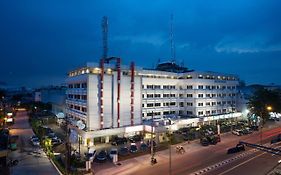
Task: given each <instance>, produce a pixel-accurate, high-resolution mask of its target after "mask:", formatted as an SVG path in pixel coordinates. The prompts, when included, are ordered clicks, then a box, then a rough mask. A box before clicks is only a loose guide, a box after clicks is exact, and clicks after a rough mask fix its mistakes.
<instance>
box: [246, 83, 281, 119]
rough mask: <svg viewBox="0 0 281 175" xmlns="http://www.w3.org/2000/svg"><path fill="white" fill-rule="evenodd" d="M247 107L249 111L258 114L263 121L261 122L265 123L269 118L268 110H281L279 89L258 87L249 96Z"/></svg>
mask: <svg viewBox="0 0 281 175" xmlns="http://www.w3.org/2000/svg"><path fill="white" fill-rule="evenodd" d="M269 107H270V108H271V109H269ZM248 108H249V109H250V111H251V113H253V114H255V115H256V116H260V117H261V119H262V121H263V122H262V124H265V122H266V121H267V120H268V118H269V110H270V111H271V110H272V111H273V112H280V111H281V96H280V91H278V90H268V89H265V88H262V87H261V88H258V89H257V90H256V91H255V92H254V94H253V95H252V97H251V98H250V100H249V102H248Z"/></svg>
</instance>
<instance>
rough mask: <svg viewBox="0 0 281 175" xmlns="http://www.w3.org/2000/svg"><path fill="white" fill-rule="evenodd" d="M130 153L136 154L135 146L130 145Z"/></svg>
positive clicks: (136, 148)
mask: <svg viewBox="0 0 281 175" xmlns="http://www.w3.org/2000/svg"><path fill="white" fill-rule="evenodd" d="M130 152H131V153H136V152H138V147H137V145H135V144H132V145H131V146H130Z"/></svg>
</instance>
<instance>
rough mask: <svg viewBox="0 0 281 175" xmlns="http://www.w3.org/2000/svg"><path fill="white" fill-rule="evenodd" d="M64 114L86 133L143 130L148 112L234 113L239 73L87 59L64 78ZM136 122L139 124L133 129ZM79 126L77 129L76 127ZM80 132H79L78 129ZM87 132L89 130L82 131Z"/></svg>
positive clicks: (156, 114) (159, 114) (157, 114)
mask: <svg viewBox="0 0 281 175" xmlns="http://www.w3.org/2000/svg"><path fill="white" fill-rule="evenodd" d="M67 84H68V90H67V100H66V106H67V109H66V114H67V116H68V118H69V119H70V120H71V121H73V122H72V124H73V125H75V124H76V123H77V121H79V123H81V122H82V123H83V124H84V126H83V127H82V128H80V130H83V132H84V134H82V135H84V136H85V137H95V136H94V135H95V132H99V134H98V135H99V136H101V134H100V133H101V131H100V130H106V129H107V130H108V131H112V132H104V133H107V134H116V133H114V130H116V131H117V130H118V131H120V132H124V130H122V129H121V128H130V129H129V131H133V132H139V131H141V130H142V127H140V126H141V125H142V120H144V119H150V118H151V117H152V116H154V117H156V118H163V117H165V116H181V117H183V118H188V117H199V118H203V117H210V116H217V115H223V114H229V113H236V112H239V111H237V104H238V100H239V98H237V96H238V90H237V86H238V85H239V80H238V77H237V76H235V75H231V74H220V73H214V72H199V71H187V72H184V73H174V72H167V71H158V70H146V69H142V68H136V67H135V66H134V64H131V66H130V67H127V66H121V64H120V60H117V63H116V65H112V64H104V63H103V62H101V63H100V64H87V66H86V67H83V68H80V69H77V70H74V71H71V72H70V73H69V76H68V78H67ZM136 128H138V129H136ZM79 132H80V131H79ZM80 134H81V132H80ZM86 135H87V136H86Z"/></svg>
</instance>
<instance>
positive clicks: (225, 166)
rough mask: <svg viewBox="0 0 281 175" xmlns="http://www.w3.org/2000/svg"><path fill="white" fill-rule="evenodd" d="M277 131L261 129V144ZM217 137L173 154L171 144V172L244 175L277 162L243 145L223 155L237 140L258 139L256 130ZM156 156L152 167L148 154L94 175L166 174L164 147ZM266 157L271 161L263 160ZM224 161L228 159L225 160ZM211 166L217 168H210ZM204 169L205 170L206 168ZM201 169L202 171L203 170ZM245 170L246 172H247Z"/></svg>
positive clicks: (167, 155)
mask: <svg viewBox="0 0 281 175" xmlns="http://www.w3.org/2000/svg"><path fill="white" fill-rule="evenodd" d="M280 132H281V128H280V124H279V127H276V128H271V129H269V130H267V131H264V132H263V139H265V141H264V143H265V142H266V140H269V139H270V138H271V137H272V136H275V135H277V134H279V133H280ZM221 138H222V142H220V143H218V144H217V145H212V146H208V147H203V146H200V145H199V143H198V141H195V142H192V143H190V144H187V143H186V144H184V145H183V146H184V148H185V150H186V153H185V154H182V155H181V154H177V153H176V152H175V148H174V147H173V148H172V154H171V155H172V161H171V162H172V163H171V165H172V169H171V172H172V174H176V175H180V174H195V173H198V174H210V175H211V174H220V173H222V174H245V172H247V173H246V174H255V175H259V174H261V175H262V174H264V173H265V172H267V171H269V170H270V169H271V168H272V167H273V166H274V165H275V164H276V163H277V161H276V160H278V157H277V156H271V154H268V153H266V154H263V153H261V152H260V151H255V150H253V149H249V148H247V150H246V151H245V152H243V153H238V154H234V155H227V154H226V151H227V149H228V148H230V147H233V146H235V145H236V144H237V143H238V142H239V141H240V140H241V141H242V140H243V141H247V142H250V143H258V142H259V139H260V133H259V132H254V133H252V134H250V135H245V136H234V135H232V134H231V133H227V134H224V135H223V136H222V137H221ZM260 154H261V155H260ZM239 156H240V157H239ZM237 157H238V158H237ZM156 158H157V160H158V163H157V164H155V165H153V166H152V165H150V162H149V155H145V156H141V157H137V158H134V159H130V160H126V161H122V162H121V164H122V165H121V166H120V167H114V168H109V169H106V170H104V171H99V172H97V174H134V175H142V174H161V175H165V174H169V151H168V150H164V151H161V152H158V153H156ZM269 158H270V159H269ZM232 159H233V160H232ZM230 160H232V161H230ZM266 160H271V161H270V162H266ZM226 161H228V162H227V163H226ZM245 161H247V162H245ZM222 162H224V163H222ZM244 162H245V163H244ZM265 162H266V163H265ZM219 163H220V165H219ZM256 165H260V166H259V167H258V168H255V166H256ZM122 166H123V167H122ZM215 166H217V167H216V168H213V169H212V167H215ZM231 168H232V169H231ZM207 169H209V170H208V171H207ZM204 170H205V171H206V172H204V173H203V171H204ZM200 171H201V172H200ZM249 171H250V173H248V172H249ZM199 172H200V173H199Z"/></svg>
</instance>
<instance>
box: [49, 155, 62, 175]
mask: <svg viewBox="0 0 281 175" xmlns="http://www.w3.org/2000/svg"><path fill="white" fill-rule="evenodd" d="M48 159H49V160H50V162H51V163H52V165H53V166H54V167H55V169H56V170H57V172H58V173H59V174H60V175H63V173H62V172H61V171H60V170H59V168H58V167H57V165H56V164H55V163H54V162H53V160H52V159H50V158H49V157H48Z"/></svg>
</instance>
